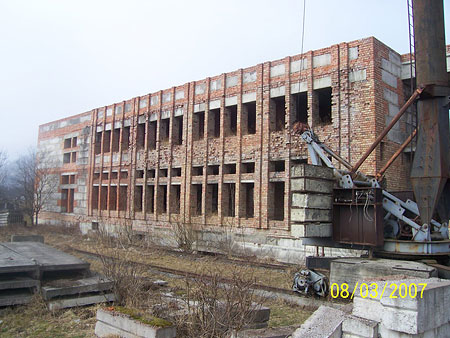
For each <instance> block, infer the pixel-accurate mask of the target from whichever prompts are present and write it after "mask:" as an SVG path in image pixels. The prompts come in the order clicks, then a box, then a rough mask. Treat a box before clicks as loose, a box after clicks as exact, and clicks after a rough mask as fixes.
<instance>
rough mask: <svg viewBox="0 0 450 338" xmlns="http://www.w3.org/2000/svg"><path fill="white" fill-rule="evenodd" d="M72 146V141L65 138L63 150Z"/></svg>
mask: <svg viewBox="0 0 450 338" xmlns="http://www.w3.org/2000/svg"><path fill="white" fill-rule="evenodd" d="M71 146H72V139H70V138H66V139H65V140H64V149H67V148H70V147H71Z"/></svg>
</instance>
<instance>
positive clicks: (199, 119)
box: [192, 111, 205, 141]
mask: <svg viewBox="0 0 450 338" xmlns="http://www.w3.org/2000/svg"><path fill="white" fill-rule="evenodd" d="M192 120H193V121H192V137H193V138H194V141H197V140H201V139H203V137H204V135H205V112H204V111H200V112H198V113H194V116H193V119H192Z"/></svg>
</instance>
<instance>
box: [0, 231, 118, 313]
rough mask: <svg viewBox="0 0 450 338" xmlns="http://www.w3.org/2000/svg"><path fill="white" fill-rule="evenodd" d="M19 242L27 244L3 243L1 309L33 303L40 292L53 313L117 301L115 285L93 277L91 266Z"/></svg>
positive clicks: (52, 250) (0, 256)
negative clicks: (56, 310) (58, 310)
mask: <svg viewBox="0 0 450 338" xmlns="http://www.w3.org/2000/svg"><path fill="white" fill-rule="evenodd" d="M31 239H35V238H31ZM19 240H24V241H22V242H10V243H0V306H9V305H19V304H26V303H29V302H30V301H31V298H32V295H33V294H34V293H36V292H39V291H40V292H41V293H42V295H43V297H44V299H45V300H47V301H48V307H49V308H50V309H52V310H55V309H61V308H66V307H73V306H80V305H88V304H94V303H100V302H107V301H113V300H114V294H113V293H112V292H111V289H112V286H113V285H112V282H111V281H109V280H106V279H105V278H104V277H102V276H99V275H97V274H93V273H92V272H91V271H90V269H89V267H90V264H89V263H86V262H84V261H82V260H81V259H78V258H76V257H74V256H71V255H69V254H66V253H64V252H62V251H60V250H57V249H55V248H53V247H50V246H48V245H45V244H43V243H41V242H28V241H26V240H27V239H26V238H21V239H19Z"/></svg>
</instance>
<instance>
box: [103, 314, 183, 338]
mask: <svg viewBox="0 0 450 338" xmlns="http://www.w3.org/2000/svg"><path fill="white" fill-rule="evenodd" d="M99 322H103V323H104V324H107V325H108V326H112V327H114V328H115V329H116V330H120V331H124V332H125V333H127V334H132V335H135V336H137V337H155V338H172V337H176V329H175V327H173V326H171V327H153V326H149V325H146V324H144V323H141V322H139V321H137V320H134V319H131V318H130V317H129V316H127V315H124V314H121V313H118V312H113V311H106V310H103V309H99V310H97V323H99ZM95 332H96V334H97V328H96V330H95ZM120 336H121V337H122V334H120ZM132 337H133V336H132Z"/></svg>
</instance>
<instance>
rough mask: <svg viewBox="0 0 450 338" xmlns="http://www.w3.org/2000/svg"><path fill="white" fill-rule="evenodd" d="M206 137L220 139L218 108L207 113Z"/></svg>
mask: <svg viewBox="0 0 450 338" xmlns="http://www.w3.org/2000/svg"><path fill="white" fill-rule="evenodd" d="M208 136H209V137H212V138H218V137H220V108H216V109H211V110H210V111H209V112H208Z"/></svg>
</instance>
